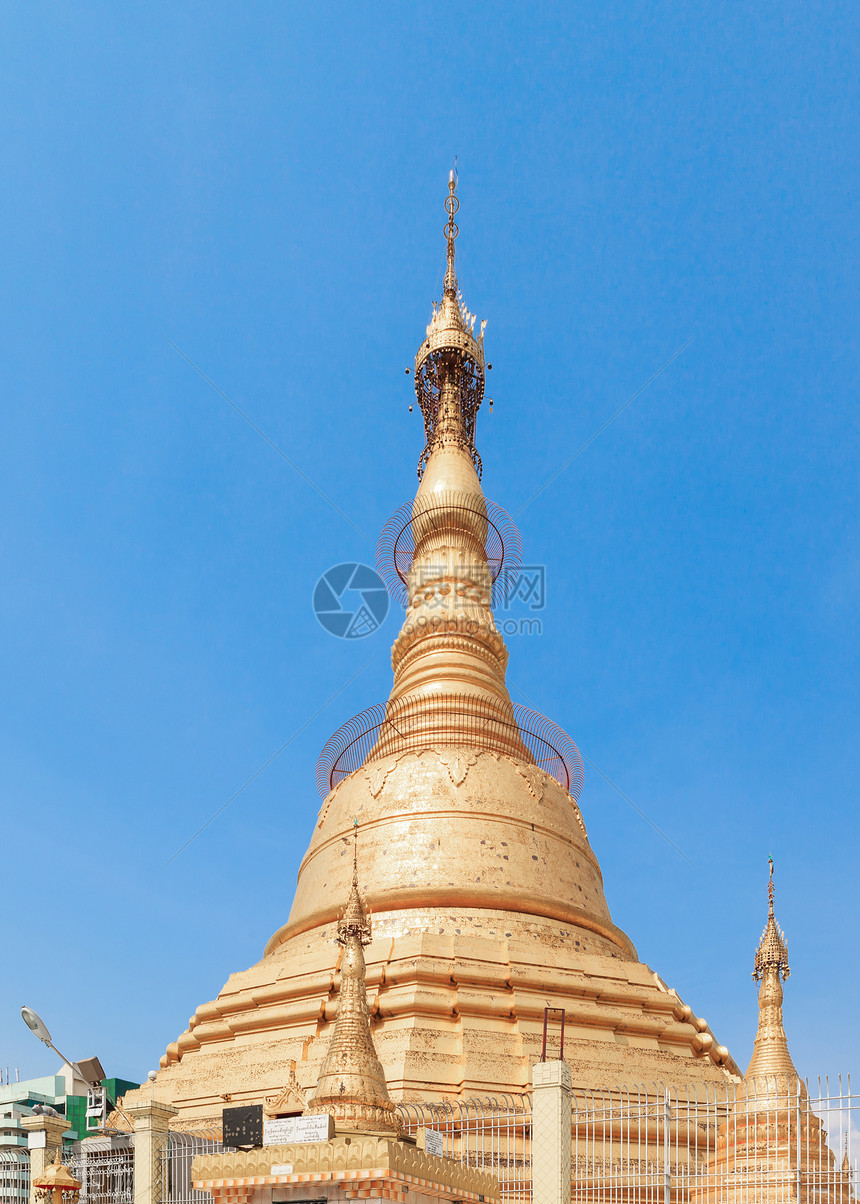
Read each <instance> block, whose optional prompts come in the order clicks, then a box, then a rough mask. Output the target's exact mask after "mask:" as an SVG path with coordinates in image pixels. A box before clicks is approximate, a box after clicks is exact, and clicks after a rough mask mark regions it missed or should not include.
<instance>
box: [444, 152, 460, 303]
mask: <svg viewBox="0 0 860 1204" xmlns="http://www.w3.org/2000/svg"><path fill="white" fill-rule="evenodd" d="M456 188H457V175H456V172H455V171H454V169H453V168H452V169H451V174H450V176H449V177H448V195H447V196H446V197H445V211H446V213H447V214H448V221H447V223H446V225H445V237H446V238H447V240H448V267H447V269H446V271H445V284H444V291H445V296H446V297H456V296H457V274H456V272H455V271H454V239H455V238H456V237H457V235H458V234H459V233H460V227H459V226H458V225H457V223H456V222H455V221H454V215H455V213H456V212H457V210H458V209H459V208H460V201H459V199H458V197H457V192H456Z"/></svg>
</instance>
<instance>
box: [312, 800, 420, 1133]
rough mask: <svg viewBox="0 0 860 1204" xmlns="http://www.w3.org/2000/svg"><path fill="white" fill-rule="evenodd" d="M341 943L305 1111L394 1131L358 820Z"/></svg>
mask: <svg viewBox="0 0 860 1204" xmlns="http://www.w3.org/2000/svg"><path fill="white" fill-rule="evenodd" d="M337 940H338V944H340V945H341V946H342V947H343V961H342V962H341V967H340V991H339V992H338V1004H337V1018H336V1020H335V1022H334V1031H333V1032H332V1035H331V1041H330V1042H329V1047H328V1050H327V1052H326V1055H325V1058H324V1059H323V1063H322V1066H321V1067H320V1073H319V1080H318V1081H317V1087H316V1091H315V1092H314V1094H313V1096H312V1097H311V1099H310V1100H309V1101H308V1106H307V1108H306V1109H305V1111H306V1113H308V1114H314V1113H328V1114H329V1115H330V1116H331V1117H332V1118H333V1119H334V1124H335V1131H336V1132H337V1133H344V1132H357V1133H367V1134H373V1135H375V1136H379V1137H383V1136H391V1135H393V1136H397V1134H399V1132H400V1122H399V1120H398V1116H397V1111H396V1109H395V1107H394V1104H392V1102H391V1097H390V1096H389V1094H388V1087H387V1086H386V1083H385V1073H384V1071H383V1069H382V1066H381V1065H380V1062H379V1058H378V1057H377V1056H376V1048H375V1047H374V1044H373V1036H372V1034H371V1031H370V1017H369V1015H368V1013H367V986H366V983H365V964H364V950H363V947H364V946H365V945H369V944H370V922H369V921H368V918H367V914H366V912H365V910H364V904H363V903H362V901H361V893H360V891H359V887H358V823H357V822H356V825H355V837H354V843H353V861H352V887H351V889H350V892H349V900H348V901H347V905H346V909H345V911H344V913H343V915H342V916H341V918H340V920H339V921H338V925H337Z"/></svg>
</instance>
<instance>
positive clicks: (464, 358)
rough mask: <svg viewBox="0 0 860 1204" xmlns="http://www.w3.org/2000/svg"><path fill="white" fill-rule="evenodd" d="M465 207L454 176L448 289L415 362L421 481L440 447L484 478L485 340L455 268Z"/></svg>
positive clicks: (448, 203) (450, 194) (447, 232)
mask: <svg viewBox="0 0 860 1204" xmlns="http://www.w3.org/2000/svg"><path fill="white" fill-rule="evenodd" d="M459 208H460V199H459V197H458V196H457V173H456V170H453V171H452V172H451V174H450V176H449V177H448V195H447V196H446V197H445V211H446V213H447V214H448V221H447V222H446V223H445V231H444V232H445V239H446V241H447V244H448V264H447V267H446V269H445V279H444V282H443V287H442V299H441V301H440V302H439V304H438V305H436V304H435V302H434V305H433V316H432V317H431V319H430V324H429V325H428V326H427V330H426V333H425V337H424V338H423V339H422V341H421V346H420V347H419V349H418V354H417V355H416V357H415V394H416V397H417V399H418V404H419V406H420V407H421V413H422V414H423V416H424V433H425V436H426V444H425V447H424V451H423V452H422V454H421V459H420V461H419V463H418V476H419V479H420V478H421V477H423V474H424V469H425V467H426V465H427V461H428V459H429V458H430V455H431V453H432V452H433V451H434V450H435V449H436V448H438V447H440V446H447V447H459V448H460V449H461V450H462V451H463V452H465V453H466V455H467V456H468V457H469V459H470V460H471V461H472V466H473V468H474V471H475V472H476V473H477V478H476V480H475V484H476V485H477V480H478V479H479V478H480V475H481V457H480V456H479V455H478V453H477V450H476V448H475V420H476V417H477V413H478V410H479V409H480V406H481V400H482V398H483V396H484V346H483V338H482V339H481V340H480V342H479V341H477V340H476V339H475V336H474V333H473V331H472V315H471V313H470V311H469V309H468V307H467V305H466V303H465V301H464V300H463V294H462V293H461V291H460V288H459V286H458V284H457V272H456V270H455V267H454V256H455V242H456V239H457V235H458V234H459V233H460V229H459V227H458V225H457V223H456V221H455V220H454V218H455V216H456V214H457V211H458V210H459Z"/></svg>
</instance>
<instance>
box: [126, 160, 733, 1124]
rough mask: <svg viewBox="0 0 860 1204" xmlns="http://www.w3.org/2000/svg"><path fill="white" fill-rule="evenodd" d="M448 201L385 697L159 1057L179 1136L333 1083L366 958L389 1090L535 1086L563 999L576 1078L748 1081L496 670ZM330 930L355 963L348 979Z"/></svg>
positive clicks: (460, 1093)
mask: <svg viewBox="0 0 860 1204" xmlns="http://www.w3.org/2000/svg"><path fill="white" fill-rule="evenodd" d="M458 208H459V200H458V198H457V195H456V188H455V180H454V177H453V174H452V177H451V180H450V182H449V188H448V196H447V198H446V210H447V214H448V221H447V225H446V227H445V238H446V245H447V267H446V271H445V276H444V284H443V294H442V298H441V300H440V301H439V302H438V303H436V304H434V307H433V313H432V317H431V320H430V323H429V325H428V326H427V329H426V332H425V334H424V337H423V338H422V340H421V344H420V346H419V349H418V352H417V355H416V357H415V367H414V380H415V390H416V398H417V402H418V405H419V407H420V409H421V412H422V415H423V418H424V430H425V447H424V451H423V453H422V456H421V459H420V463H419V477H420V484H419V487H418V491H417V494H416V496H415V499H414V501H413V502H412V503H411V505H409V506H407V508H406V510H405V511H403V512H400V518H399V519H398V521H397V522H396V523H395V524H394V526H393V527H391V528H390V529H389V530H388V531H387V533H386V535H385V538H384V539H383V540H382V541H381V557H382V562H381V564H380V570H381V572H382V573H383V574H388V578H389V579H390V580H391V581H393V582H394V584H395V587H396V588H400V587H402V594H403V597H404V599H405V603H406V616H405V620H404V623H403V626H402V627H401V630H400V633H399V635H398V636H397V639H396V641H395V643H394V647H393V649H392V667H393V670H394V682H393V687H392V691H391V695H390V697H389V699H388V701H387V702H386V703H385V704H382V705H380V706H379V707H377V708H376V709H375V711H374V712H372V713H369V714H366V715H364V716H359V717H358V718H357V719H356V720H355V721H354V722H353V723H352V725H350V726H349V727H348V729H346V735H343V734H341V736H342V738H341V736H338V737H336V738H333V742H332V743H330V745H329V746H328V749H327V754H326V755H327V757H328V760H325V759H324V760H323V762H322V764H323V769H324V772H323V773H322V774H321V777H322V780H323V789H322V792H323V793H324V794H325V798H324V800H323V804H322V807H321V809H320V811H319V814H318V816H317V818H316V821H315V824H314V827H313V832H312V836H311V840H310V845H309V847H308V850H307V853H306V854H305V857H304V859H303V860H302V863H301V867H300V869H299V874H298V883H297V886H296V891H295V896H294V898H293V899H292V905H291V907H290V908H289V915H288V918H287V919H286V922H285V923H283V925H282V926H281V927H279V928H278V930H277V931H276V932H275V934H274V935H273V936H272V937H271V939H270V940H269V942H268V944H267V945H266V948H265V954H264V956H263V958H262V960H261V961H259V962H258V963H257V964H256V965H255V966H252V967H251V968H250V969H248V970H244V971H242V972H240V973H237V974H233V975H231V977H230V978H229V980H228V981H227V983H226V984H225V986H224V987H223V989H222V990H221V992H220V994H219V995H218V997H217V998H216V999H214V1000H212V1001H211V1002H208V1003H203V1004H201V1006H200V1007H198V1008H197V1010H196V1011H195V1013H194V1015H193V1016H192V1017H191V1019H190V1021H189V1025H188V1028H187V1030H186V1031H185V1032H183V1033H182V1034H181V1035H180V1036H179V1037H178V1039H177V1040H176V1041H174V1042H172V1043H171V1044H170V1045H169V1046H168V1047H167V1051H166V1053H165V1055H164V1056H163V1057H162V1059H161V1069H160V1070H159V1072H158V1076H157V1080H156V1085H155V1091H156V1092H157V1094H158V1096H159V1097H160V1098H162V1099H165V1100H168V1101H169V1102H171V1103H173V1104H174V1105H175V1106H176V1107H177V1108H178V1109H179V1112H180V1115H179V1117H178V1118H177V1121H176V1123H177V1124H178V1125H180V1126H183V1127H198V1126H200V1125H201V1124H218V1123H219V1120H220V1113H221V1108H222V1106H223V1100H224V1099H225V1098H226V1097H228V1096H229V1098H230V1100H231V1101H232V1102H233V1103H234V1104H236V1103H262V1102H263V1101H264V1100H266V1099H268V1100H269V1101H272V1100H276V1099H277V1097H278V1093H279V1092H284V1091H285V1090H286V1089H285V1087H284V1084H288V1085H289V1096H290V1099H291V1100H292V1101H293V1104H294V1103H295V1100H296V1099H297V1098H298V1097H299V1096H300V1095H301V1093H302V1092H304V1093H307V1092H309V1091H310V1090H312V1089H313V1088H314V1086H315V1085H316V1083H317V1079H318V1077H319V1076H320V1075H321V1074H322V1077H323V1080H324V1082H325V1083H326V1084H328V1085H327V1086H326V1087H325V1091H326V1093H329V1094H330V1092H331V1090H332V1089H333V1086H334V1084H336V1082H338V1081H339V1080H338V1078H337V1075H338V1069H337V1059H336V1057H335V1054H336V1051H337V1048H338V1045H337V1042H338V1041H339V1038H338V1037H337V1028H336V1025H335V1015H336V1014H337V1011H338V1008H339V1007H340V1008H343V1009H344V1014H346V1013H347V1012H348V1007H349V1006H351V1005H349V1004H348V1000H349V998H351V995H350V994H349V993H350V992H352V991H353V990H354V989H355V982H356V978H355V973H354V972H357V967H358V965H359V958H361V959H362V960H363V959H364V958H365V957H366V960H367V984H368V989H369V991H370V995H371V1011H372V1015H373V1018H374V1036H375V1040H376V1048H377V1051H378V1055H379V1061H380V1063H381V1065H382V1067H383V1069H384V1076H383V1077H384V1079H385V1080H387V1083H388V1090H389V1092H390V1093H391V1098H392V1099H393V1100H395V1101H402V1100H414V1101H421V1100H426V1101H433V1100H439V1099H442V1098H453V1097H460V1098H463V1097H471V1096H478V1095H484V1096H485V1095H495V1096H498V1095H502V1094H505V1093H521V1092H524V1091H527V1090H528V1088H529V1084H530V1081H531V1066H532V1064H533V1063H534V1062H535V1061H537V1060H538V1059H539V1057H540V1049H541V1033H542V1026H543V1020H544V1009H545V1008H546V1007H553V1008H564V1009H565V1011H566V1017H567V1027H566V1045H565V1048H566V1051H567V1056H568V1058H569V1061H570V1063H571V1066H572V1067H573V1073H574V1085H575V1086H577V1085H581V1086H587V1087H605V1086H611V1085H613V1084H619V1083H622V1082H628V1083H629V1082H653V1081H657V1080H659V1081H661V1082H663V1083H666V1084H669V1083H684V1084H687V1083H707V1082H725V1081H726V1079H727V1078H728V1079H730V1078H739V1077H740V1074H739V1071H738V1068H737V1066H736V1065H735V1063H734V1061H733V1060H732V1058H731V1056H730V1054H729V1051H728V1050H727V1049H726V1048H725V1047H724V1046H721V1045H720V1044H719V1043H718V1042H717V1040H716V1039H715V1038H714V1036H713V1034H712V1033H711V1031H710V1029H709V1027H708V1025H707V1023H706V1022H705V1021H704V1020H703V1019H701V1018H699V1017H697V1016H696V1015H695V1013H694V1012H693V1011H692V1009H691V1008H690V1007H689V1006H687V1005H686V1004H684V1002H683V1001H682V1000H681V999H680V998H679V997H678V995H677V993H676V992H675V991H673V990H672V989H670V988H669V987H668V986H667V985H666V984H665V983H664V982H663V980H662V979H661V978H660V977H659V975H658V974H656V973H655V972H654V971H653V970H652V969H651V968H650V967H649V966H647V965H645V964H644V963H642V962H641V961H640V960H639V958H638V956H637V953H636V950H635V948H634V946H633V943H632V941H631V940H630V938H629V937H628V936H627V935H626V934H625V933H624V932H622V931H621V929H620V928H618V927H617V925H616V924H614V923H613V920H612V917H611V915H610V911H609V907H608V905H607V902H606V897H605V895H604V890H603V878H602V874H601V871H600V865H599V863H598V860H597V856H596V855H595V853H594V850H593V849H592V848H591V845H590V843H589V840H588V835H587V832H586V827H585V822H584V820H583V816H582V813H581V811H580V808H579V804H578V794H579V788H580V786H581V767H582V762H581V759H580V758H579V754H578V752H577V750H576V748H575V745H574V744H573V742H572V741H570V740H569V738H568V737H566V736H565V734H564V733H563V732H562V731H561V730H560V729H559V728H557V727H556V726H555V725H554V724H551V723H549V721H548V720H545V719H544V718H543V717H541V716H536V715H534V714H532V713H526V712H524V711H523V710H522V708H519V707H515V706H514V704H513V703H512V700H511V697H510V695H509V693H508V689H507V686H506V684H505V672H506V667H507V661H508V651H507V648H506V647H505V642H504V639H503V637H502V634H501V632H500V631H499V629H498V627H497V625H496V623H495V620H494V617H493V609H492V608H493V600H494V595H496V596H497V595H498V591H499V590H500V589H502V588H503V587H504V583H505V580H506V573H507V572H508V571H509V569H510V567H511V563H512V557H513V559H514V560H515V556H514V553H515V551H516V543H517V536H516V532H515V529H514V528H513V524H512V523H511V522H510V520H509V519H507V516H505V515H504V512H503V511H501V510H500V509H499V508H498V507H496V506H494V505H493V503H491V502H489V501H488V500H487V498H486V497H485V496H484V492H483V489H482V486H481V460H480V456H479V455H478V452H477V449H476V447H475V430H476V422H477V416H478V411H479V409H480V406H481V403H482V400H483V397H484V383H485V376H486V371H487V370H488V368H489V365H487V364H486V362H485V353H484V326H483V325H481V326H480V328H479V333H478V334H477V335H476V334H475V331H474V325H475V318H474V315H472V314H471V313H470V312H469V311H468V309H467V308H466V306H465V303H464V302H463V300H462V296H461V293H460V290H459V285H458V281H457V275H456V271H455V242H456V238H457V235H458V227H457V224H456V222H455V220H454V218H455V215H456V213H457V211H458ZM356 750H359V751H360V753H361V755H357V754H356ZM354 817H358V820H359V822H360V825H361V833H362V879H363V882H364V884H365V890H366V894H365V903H366V904H367V905H368V906H369V907H370V908H372V912H373V916H374V923H373V940H372V942H371V943H370V944H369V945H365V943H364V941H365V937H364V936H362V935H361V933H360V932H359V931H356V932H355V933H354V934H352V935H349V934H347V937H346V944H345V945H344V937H343V933H344V932H345V931H346V930H345V929H343V928H342V924H343V921H341V927H339V926H338V900H340V899H342V898H343V897H344V896H345V895H346V893H347V891H348V889H349V883H350V861H351V859H350V857H349V847H350V835H351V832H352V828H353V819H354ZM267 889H268V891H269V893H270V895H271V894H272V888H271V886H269V887H267ZM273 897H274V898H276V900H277V903H278V905H279V906H280V905H281V904H283V906H284V907H285V908H286V906H287V905H288V904H289V898H288V897H279V896H277V894H275V895H274V896H273ZM688 922H689V925H690V932H689V934H688V936H687V938H686V939H689V940H693V939H699V937H700V934H699V933H698V932H696V931H695V917H694V916H693V915H692V913H690V919H689V921H688ZM336 934H339V937H338V939H340V940H341V943H342V945H343V947H344V953H343V959H344V962H343V964H344V968H345V971H346V970H348V971H349V973H342V974H341V976H340V988H339V992H338V976H337V974H336V967H335V965H334V962H333V956H332V947H333V946H332V941H333V937H335V935H336ZM683 939H685V938H684V935H683V932H682V931H680V929H679V940H683ZM344 992H347V997H346V998H345V999H343V1000H342V1001H341V1002H339V1000H338V995H339V993H340V995H343V993H344ZM338 1056H339V1055H338ZM344 1081H345V1080H344ZM337 1090H339V1087H338V1088H337ZM344 1090H345V1092H346V1088H345V1089H344ZM130 1098H132V1097H130ZM285 1098H286V1097H285ZM326 1098H328V1095H327V1096H326ZM380 1106H381V1105H380ZM385 1114H386V1115H389V1114H388V1113H387V1112H386V1113H385Z"/></svg>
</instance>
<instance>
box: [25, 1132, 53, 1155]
mask: <svg viewBox="0 0 860 1204" xmlns="http://www.w3.org/2000/svg"><path fill="white" fill-rule="evenodd" d="M47 1148H48V1134H47V1132H46V1131H45V1129H36V1130H35V1131H34V1132H33V1133H28V1134H27V1149H28V1150H46V1149H47Z"/></svg>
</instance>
